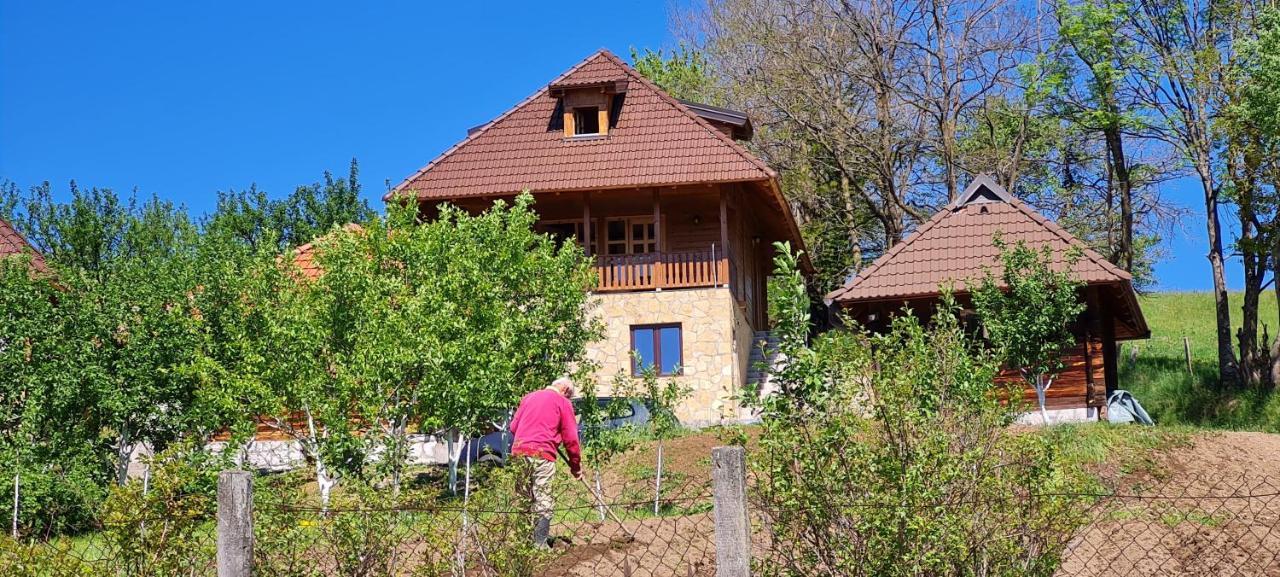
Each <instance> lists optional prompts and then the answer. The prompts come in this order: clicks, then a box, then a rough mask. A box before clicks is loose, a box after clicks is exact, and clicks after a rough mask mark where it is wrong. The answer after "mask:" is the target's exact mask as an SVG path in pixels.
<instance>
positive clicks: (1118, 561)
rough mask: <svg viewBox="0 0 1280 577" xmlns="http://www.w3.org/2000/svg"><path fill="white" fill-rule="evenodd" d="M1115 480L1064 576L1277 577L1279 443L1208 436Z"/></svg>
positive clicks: (1243, 435)
mask: <svg viewBox="0 0 1280 577" xmlns="http://www.w3.org/2000/svg"><path fill="white" fill-rule="evenodd" d="M1154 457H1155V460H1156V463H1157V467H1155V468H1154V471H1155V472H1154V473H1147V472H1144V473H1141V474H1136V475H1129V476H1124V475H1119V476H1116V477H1113V478H1111V479H1109V481H1110V483H1109V484H1110V485H1112V488H1113V490H1114V491H1115V493H1116V495H1117V496H1116V497H1112V498H1105V499H1102V500H1101V501H1099V502H1098V503H1097V504H1095V505H1094V507H1093V509H1092V510H1091V511H1090V514H1091V515H1092V519H1093V522H1092V523H1091V524H1090V525H1088V527H1087V528H1086V529H1085V530H1083V531H1082V532H1081V533H1080V534H1079V535H1078V536H1077V537H1076V538H1075V539H1074V540H1073V542H1072V544H1071V546H1070V548H1069V550H1068V552H1067V554H1066V555H1065V558H1064V562H1063V565H1062V568H1061V569H1060V570H1059V571H1058V574H1059V575H1073V576H1074V575H1080V576H1095V575H1098V576H1101V575H1123V576H1128V575H1177V576H1193V575H1194V576H1201V575H1214V576H1255V575H1257V576H1263V575H1265V576H1280V531H1277V530H1276V527H1277V525H1280V481H1277V479H1280V476H1278V475H1280V435H1271V434H1266V433H1251V432H1223V433H1203V434H1198V435H1196V436H1194V437H1193V438H1192V439H1191V443H1190V445H1189V446H1187V447H1179V448H1176V449H1172V450H1169V451H1166V452H1163V453H1161V454H1158V455H1155V456H1154Z"/></svg>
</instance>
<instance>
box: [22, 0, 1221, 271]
mask: <svg viewBox="0 0 1280 577" xmlns="http://www.w3.org/2000/svg"><path fill="white" fill-rule="evenodd" d="M668 9H669V7H668V4H667V3H666V2H663V1H661V0H653V1H648V2H628V1H624V0H612V1H609V2H599V1H595V2H566V1H562V2H554V3H547V4H545V5H530V3H516V2H510V3H507V2H462V3H439V2H376V3H358V4H357V3H338V2H306V3H303V2H296V3H290V2H253V3H248V2H235V3H232V2H218V3H188V2H101V1H98V2H86V1H56V2H19V1H16V0H0V177H3V178H8V179H10V180H12V181H14V182H16V183H18V184H19V185H20V186H23V187H26V186H30V185H34V184H38V183H40V182H42V181H45V180H48V181H50V182H52V183H54V185H55V187H56V188H57V189H58V190H59V191H60V192H62V193H64V194H65V192H66V188H67V186H66V184H67V183H68V182H69V181H70V180H71V179H75V180H76V181H77V182H78V183H79V184H80V185H82V186H99V187H111V188H115V189H117V190H131V189H135V188H136V189H137V190H138V191H139V192H140V193H141V194H143V195H150V194H152V193H155V194H158V195H160V196H162V197H164V198H169V199H174V200H177V201H180V202H182V203H184V204H186V205H187V206H188V207H189V208H191V209H192V210H193V211H195V212H198V213H199V212H205V211H207V210H209V209H210V208H211V207H212V205H213V202H214V198H215V193H216V191H218V190H227V189H232V188H235V189H241V188H246V187H248V186H249V185H250V184H251V183H257V185H258V186H259V187H260V188H263V189H265V190H267V191H268V192H269V193H271V194H274V195H284V194H287V193H288V192H289V191H291V190H292V189H293V187H294V186H296V185H299V184H303V183H308V182H313V181H316V180H318V179H319V178H320V177H321V175H322V173H323V171H325V170H332V171H334V172H335V173H339V174H342V173H345V170H346V166H347V163H348V162H349V161H350V159H351V158H352V157H355V158H358V159H359V161H360V168H361V181H362V183H363V184H364V186H365V194H366V195H367V196H369V198H370V200H371V202H376V201H377V197H378V196H380V195H381V193H382V192H383V191H384V190H385V187H384V181H386V180H390V181H391V182H392V183H393V184H395V183H398V182H399V181H400V180H401V179H403V178H404V177H406V176H408V175H409V174H411V173H412V172H413V171H415V170H417V169H418V168H420V167H421V166H422V165H423V164H425V163H426V162H427V161H429V160H430V159H432V158H434V157H435V156H436V155H437V154H439V153H440V152H441V151H442V150H444V149H445V148H448V147H449V146H450V145H452V144H453V143H454V142H456V141H457V140H458V139H460V138H462V137H463V136H464V135H465V133H466V129H467V128H468V127H471V126H474V125H477V124H480V123H482V122H485V121H487V120H490V119H491V118H493V117H494V116H496V115H497V114H499V113H501V112H502V111H503V110H505V109H507V108H508V107H510V106H511V105H513V104H514V103H516V102H517V101H519V100H520V99H522V98H524V97H525V96H528V95H529V94H530V93H532V92H533V91H535V90H537V89H538V88H539V87H540V86H541V85H543V84H545V83H546V82H547V81H548V80H550V79H551V78H554V77H555V76H556V75H557V74H559V73H560V72H562V71H563V70H564V69H566V68H568V67H569V66H570V65H572V64H574V63H575V62H577V61H578V60H581V59H582V58H584V57H586V56H587V55H588V54H590V53H591V52H593V51H595V50H597V49H599V48H602V47H603V48H608V49H610V50H613V51H614V52H615V53H617V54H619V55H621V56H623V57H627V56H628V55H629V52H630V49H631V47H633V46H634V47H637V48H644V47H652V48H656V47H661V46H669V45H670V44H671V43H672V41H673V40H672V37H671V34H670V32H669V19H668ZM1167 196H1168V197H1169V198H1170V199H1172V200H1173V201H1175V202H1177V203H1180V204H1183V205H1185V206H1187V207H1188V208H1190V209H1191V211H1192V214H1195V213H1196V209H1197V207H1198V206H1199V198H1200V197H1199V193H1198V192H1197V191H1196V187H1195V186H1194V185H1193V184H1192V183H1188V182H1179V183H1175V184H1173V185H1171V186H1170V188H1169V190H1168V191H1167ZM1204 236H1205V235H1204V226H1203V220H1202V219H1197V218H1187V219H1183V222H1182V223H1180V225H1179V227H1178V228H1177V229H1176V230H1175V231H1173V234H1172V235H1171V237H1170V238H1169V239H1168V255H1167V257H1166V260H1165V261H1164V262H1163V263H1162V264H1161V265H1160V266H1159V267H1158V269H1157V276H1158V278H1159V282H1160V288H1161V289H1166V290H1173V289H1179V290H1194V289H1205V288H1208V287H1209V286H1210V283H1209V277H1208V273H1209V268H1208V262H1207V261H1206V259H1205V258H1204V256H1203V255H1204V254H1205V252H1206V244H1205V242H1204V241H1203V239H1204ZM1230 272H1231V274H1230V278H1233V279H1235V278H1238V277H1239V272H1238V270H1233V271H1230Z"/></svg>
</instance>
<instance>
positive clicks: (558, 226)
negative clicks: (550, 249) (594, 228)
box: [538, 220, 586, 247]
mask: <svg viewBox="0 0 1280 577" xmlns="http://www.w3.org/2000/svg"><path fill="white" fill-rule="evenodd" d="M538 232H541V233H543V234H547V235H550V236H551V238H552V239H554V240H555V241H556V246H557V247H559V246H562V245H564V243H565V242H566V241H568V240H569V239H574V240H575V241H576V242H578V243H579V244H581V243H582V239H584V238H586V235H585V234H583V230H582V221H581V220H559V221H550V222H541V223H539V224H538Z"/></svg>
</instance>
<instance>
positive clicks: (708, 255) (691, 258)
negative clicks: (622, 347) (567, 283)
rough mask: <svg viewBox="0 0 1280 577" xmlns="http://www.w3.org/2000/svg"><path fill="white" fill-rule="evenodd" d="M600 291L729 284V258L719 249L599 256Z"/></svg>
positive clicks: (597, 267) (597, 269) (597, 259)
mask: <svg viewBox="0 0 1280 577" xmlns="http://www.w3.org/2000/svg"><path fill="white" fill-rule="evenodd" d="M596 272H597V274H599V278H600V282H599V283H598V284H597V286H596V290H597V291H601V292H607V291H634V290H649V289H659V288H691V287H709V286H717V285H722V284H727V283H728V282H729V281H728V279H729V259H728V258H727V255H725V254H724V252H723V251H721V250H720V249H719V247H711V248H710V249H708V250H699V251H683V252H658V253H645V254H617V255H597V256H596Z"/></svg>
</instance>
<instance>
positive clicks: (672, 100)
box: [597, 48, 778, 179]
mask: <svg viewBox="0 0 1280 577" xmlns="http://www.w3.org/2000/svg"><path fill="white" fill-rule="evenodd" d="M597 54H601V55H603V56H604V57H605V58H606V59H609V60H612V61H613V63H614V64H617V65H618V66H621V67H622V69H623V71H625V72H626V73H627V75H628V76H630V77H632V78H634V79H635V80H637V81H639V82H640V83H641V84H643V85H644V86H645V88H648V89H650V90H652V91H653V92H654V93H655V94H657V95H658V98H659V99H661V100H663V101H664V102H666V103H667V104H669V105H671V106H673V107H675V109H676V110H678V111H680V112H681V113H683V114H684V115H685V116H687V117H688V118H689V119H690V120H693V121H694V122H696V123H698V125H699V126H701V127H702V128H703V129H704V130H706V131H707V132H708V133H709V134H711V136H713V137H715V138H717V139H719V140H720V142H721V143H723V144H727V145H729V148H731V149H733V151H734V152H736V153H738V155H739V156H741V157H742V158H743V160H746V161H747V162H749V163H751V165H752V166H755V167H756V168H758V169H760V171H761V172H764V174H765V176H766V177H768V178H770V179H774V178H777V177H778V173H776V172H774V171H773V169H772V168H769V165H767V164H765V163H764V161H763V160H760V159H759V158H757V157H756V155H754V154H752V153H751V151H749V150H747V149H746V148H743V146H742V145H740V144H738V143H737V142H736V141H734V140H733V139H732V138H730V137H729V136H728V135H726V134H725V133H723V132H720V131H719V130H717V129H716V127H714V126H711V123H710V122H707V120H706V119H705V118H702V117H701V116H698V114H697V113H695V112H694V111H692V110H690V109H689V107H688V106H685V105H684V103H682V102H680V100H679V99H678V98H676V97H674V96H671V95H670V94H667V91H666V90H663V89H662V88H661V87H659V86H658V85H657V84H654V83H653V81H651V80H649V79H648V78H645V76H644V75H643V74H640V72H639V71H637V70H636V69H635V68H634V67H632V66H630V65H628V64H627V63H626V62H623V61H622V59H621V58H618V56H617V55H616V54H614V53H612V52H610V51H608V50H606V49H603V48H602V49H600V52H598V53H597Z"/></svg>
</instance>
